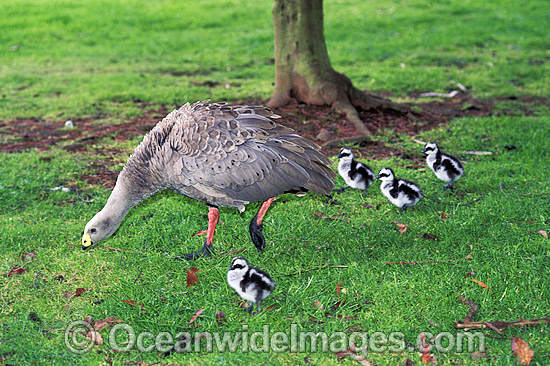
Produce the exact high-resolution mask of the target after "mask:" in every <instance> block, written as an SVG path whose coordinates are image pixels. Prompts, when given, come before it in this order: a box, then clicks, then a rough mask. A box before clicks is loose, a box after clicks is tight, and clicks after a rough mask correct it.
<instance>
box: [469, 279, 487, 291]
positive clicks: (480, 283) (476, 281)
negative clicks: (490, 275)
mask: <svg viewBox="0 0 550 366" xmlns="http://www.w3.org/2000/svg"><path fill="white" fill-rule="evenodd" d="M470 281H474V282H475V283H477V284H478V285H480V286H481V287H483V288H486V289H488V288H489V286H487V285H486V284H484V283H483V282H481V281H480V280H476V279H475V278H470Z"/></svg>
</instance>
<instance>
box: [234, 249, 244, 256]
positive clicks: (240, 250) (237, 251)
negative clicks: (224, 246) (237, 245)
mask: <svg viewBox="0 0 550 366" xmlns="http://www.w3.org/2000/svg"><path fill="white" fill-rule="evenodd" d="M245 249H246V248H245ZM240 252H244V249H239V250H232V251H231V255H235V254H239V253H240Z"/></svg>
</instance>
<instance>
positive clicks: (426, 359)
mask: <svg viewBox="0 0 550 366" xmlns="http://www.w3.org/2000/svg"><path fill="white" fill-rule="evenodd" d="M420 351H421V356H420V360H421V361H422V363H423V364H424V365H437V358H436V357H435V355H434V354H432V353H430V347H429V346H428V345H427V344H426V335H425V334H424V333H420Z"/></svg>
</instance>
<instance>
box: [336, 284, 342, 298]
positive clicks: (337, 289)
mask: <svg viewBox="0 0 550 366" xmlns="http://www.w3.org/2000/svg"><path fill="white" fill-rule="evenodd" d="M342 284H343V282H338V284H337V285H336V294H337V295H340V291H341V288H342Z"/></svg>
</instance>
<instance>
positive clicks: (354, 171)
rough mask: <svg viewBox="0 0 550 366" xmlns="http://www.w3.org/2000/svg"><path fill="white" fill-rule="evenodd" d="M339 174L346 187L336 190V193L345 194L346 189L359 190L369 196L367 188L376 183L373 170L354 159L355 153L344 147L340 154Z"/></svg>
mask: <svg viewBox="0 0 550 366" xmlns="http://www.w3.org/2000/svg"><path fill="white" fill-rule="evenodd" d="M338 159H340V161H339V162H338V173H339V174H340V176H341V177H342V178H344V182H346V186H345V187H343V188H340V189H337V190H335V191H336V192H344V191H345V190H346V188H350V187H351V188H357V189H361V190H363V191H364V194H367V188H369V186H370V185H371V184H372V182H373V181H374V178H375V177H374V172H373V171H372V169H371V168H370V167H369V166H368V165H366V164H363V163H361V162H359V161H357V160H355V159H354V158H353V152H352V151H351V149H349V148H347V147H343V148H342V149H341V150H340V153H339V154H338Z"/></svg>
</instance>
